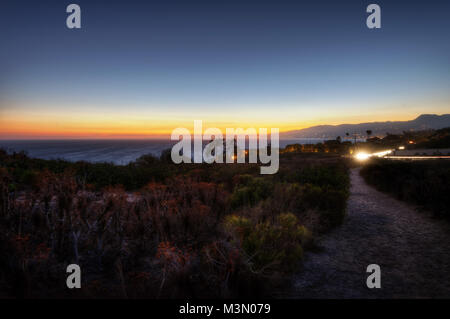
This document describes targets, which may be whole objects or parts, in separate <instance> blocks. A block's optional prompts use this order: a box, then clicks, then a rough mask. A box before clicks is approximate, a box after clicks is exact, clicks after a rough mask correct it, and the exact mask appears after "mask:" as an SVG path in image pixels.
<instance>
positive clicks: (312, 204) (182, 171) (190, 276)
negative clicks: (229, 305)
mask: <svg viewBox="0 0 450 319" xmlns="http://www.w3.org/2000/svg"><path fill="white" fill-rule="evenodd" d="M348 188H349V177H348V169H347V165H346V163H344V162H343V160H342V159H341V158H340V157H338V156H331V155H326V154H293V153H287V154H283V155H282V157H281V164H280V171H279V173H278V174H275V175H265V176H262V175H259V166H256V165H253V164H234V165H225V164H213V165H208V164H180V165H175V164H172V163H171V162H170V161H169V160H168V158H167V153H164V154H163V156H162V157H161V158H155V157H152V156H144V157H142V158H140V159H138V160H137V161H136V162H134V163H131V164H129V165H126V166H115V165H112V164H91V163H86V162H77V163H70V162H66V161H62V160H52V161H47V160H39V159H33V158H29V157H28V156H26V155H25V154H23V153H14V154H7V153H6V152H4V151H0V287H1V288H0V295H2V296H7V297H89V298H90V297H120V298H142V297H145V298H176V297H198V298H201V297H220V298H223V297H246V296H251V297H255V296H270V292H271V291H272V289H273V288H274V287H277V286H283V285H285V284H286V281H287V279H288V278H289V275H290V274H292V273H293V272H295V271H296V270H297V269H298V265H299V263H300V262H301V260H302V256H303V253H304V251H305V250H307V249H309V248H310V247H313V245H314V236H315V235H316V234H318V233H321V232H326V231H328V230H329V229H331V228H332V227H335V226H336V225H338V224H339V223H340V222H342V219H343V217H344V214H345V206H346V200H347V197H348ZM71 263H76V264H79V265H80V267H81V269H82V288H81V289H74V290H69V289H67V288H66V276H67V274H66V267H67V265H68V264H71Z"/></svg>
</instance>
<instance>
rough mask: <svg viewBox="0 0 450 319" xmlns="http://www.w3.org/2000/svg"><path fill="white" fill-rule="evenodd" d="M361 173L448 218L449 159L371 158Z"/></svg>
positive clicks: (373, 181) (395, 194)
mask: <svg viewBox="0 0 450 319" xmlns="http://www.w3.org/2000/svg"><path fill="white" fill-rule="evenodd" d="M361 175H362V176H363V177H364V179H365V180H366V181H367V182H368V183H369V184H372V185H374V186H375V187H376V188H377V189H379V190H381V191H384V192H388V193H391V194H393V195H394V196H396V197H397V198H399V199H401V200H404V201H408V202H411V203H415V204H419V205H422V206H423V207H425V208H426V209H428V210H430V211H432V212H434V214H435V215H436V216H439V217H443V218H446V219H449V220H450V196H449V194H450V183H449V181H450V162H448V161H445V160H442V161H440V160H428V161H414V162H412V161H411V162H406V161H389V160H382V159H377V160H375V159H374V160H372V161H371V163H369V164H367V165H365V166H364V167H363V168H362V169H361Z"/></svg>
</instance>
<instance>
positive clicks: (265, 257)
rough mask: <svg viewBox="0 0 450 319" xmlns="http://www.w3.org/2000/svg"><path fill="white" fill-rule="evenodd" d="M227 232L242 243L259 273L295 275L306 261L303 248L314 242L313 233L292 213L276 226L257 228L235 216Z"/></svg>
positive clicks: (228, 221)
mask: <svg viewBox="0 0 450 319" xmlns="http://www.w3.org/2000/svg"><path fill="white" fill-rule="evenodd" d="M225 229H226V230H227V231H229V232H230V233H231V234H233V235H234V236H235V238H236V239H237V240H238V241H239V244H240V245H241V247H242V249H243V251H244V252H245V255H246V256H247V258H248V264H249V267H250V268H251V270H252V271H253V272H256V273H270V272H271V271H274V269H278V270H281V271H286V272H291V271H294V270H295V269H296V268H297V266H298V263H299V261H300V260H301V259H302V257H303V248H302V245H304V244H306V243H307V242H308V241H310V240H311V233H310V232H309V231H308V230H307V229H306V228H305V227H304V226H302V225H300V224H299V222H298V219H297V217H296V216H295V215H294V214H291V213H285V214H280V215H279V216H278V217H277V219H276V221H275V223H273V224H272V223H270V222H267V221H266V222H258V223H256V225H253V224H252V222H251V221H250V220H249V219H247V218H245V217H240V216H234V215H232V216H228V217H227V218H226V220H225Z"/></svg>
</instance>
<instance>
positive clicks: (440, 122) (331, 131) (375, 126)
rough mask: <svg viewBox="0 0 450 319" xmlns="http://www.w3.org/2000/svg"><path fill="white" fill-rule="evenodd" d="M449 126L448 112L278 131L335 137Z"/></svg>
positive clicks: (295, 135)
mask: <svg viewBox="0 0 450 319" xmlns="http://www.w3.org/2000/svg"><path fill="white" fill-rule="evenodd" d="M444 127H450V114H442V115H437V114H422V115H420V116H418V117H417V118H416V119H414V120H411V121H386V122H369V123H359V124H340V125H317V126H312V127H308V128H305V129H301V130H295V131H289V132H283V133H280V138H282V139H295V138H324V139H335V138H336V137H337V136H341V137H345V136H346V133H349V135H350V136H353V134H357V135H358V136H366V135H367V133H366V131H367V130H371V131H372V136H385V135H386V134H387V133H390V134H400V133H402V132H403V131H421V130H428V129H440V128H444Z"/></svg>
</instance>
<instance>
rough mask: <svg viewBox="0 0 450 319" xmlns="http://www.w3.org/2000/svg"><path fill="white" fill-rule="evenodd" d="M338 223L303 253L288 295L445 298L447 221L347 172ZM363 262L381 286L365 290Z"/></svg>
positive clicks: (449, 279) (449, 276) (449, 294)
mask: <svg viewBox="0 0 450 319" xmlns="http://www.w3.org/2000/svg"><path fill="white" fill-rule="evenodd" d="M351 181H352V185H351V195H350V198H349V201H348V209H347V216H346V218H345V221H344V223H343V225H341V226H340V227H338V228H337V229H335V230H334V231H332V232H331V233H328V234H327V235H326V236H324V237H322V238H320V239H319V241H318V244H319V247H320V251H319V252H310V253H308V254H306V256H305V261H304V264H303V268H302V270H301V271H300V273H299V274H298V275H297V276H296V277H295V279H294V280H295V282H294V292H293V294H292V295H291V296H289V297H292V298H443V297H446V298H450V225H449V224H448V223H445V222H443V221H438V220H434V219H432V218H431V217H430V216H429V215H427V214H425V213H423V212H420V211H418V209H417V208H415V207H413V206H410V205H408V204H405V203H403V202H400V201H398V200H396V199H394V198H392V197H390V196H389V195H387V194H383V193H380V192H378V191H376V190H375V189H374V188H372V187H370V186H368V185H367V184H366V183H365V182H364V180H363V179H362V177H361V176H360V175H359V169H357V168H355V169H352V171H351ZM369 264H378V265H380V267H381V288H380V289H369V288H367V286H366V279H367V276H368V275H369V273H366V268H367V266H368V265H369Z"/></svg>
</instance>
